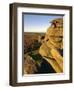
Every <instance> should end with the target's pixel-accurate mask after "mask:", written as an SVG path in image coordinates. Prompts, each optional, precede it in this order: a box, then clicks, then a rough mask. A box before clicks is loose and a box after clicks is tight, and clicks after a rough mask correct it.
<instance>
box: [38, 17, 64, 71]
mask: <svg viewBox="0 0 74 90" xmlns="http://www.w3.org/2000/svg"><path fill="white" fill-rule="evenodd" d="M51 23H52V24H51V26H50V27H49V28H48V30H47V32H46V35H45V38H44V39H43V41H44V42H43V43H42V45H41V47H40V49H39V53H40V54H41V55H42V56H43V57H44V58H45V59H46V60H47V61H48V63H49V64H51V66H52V67H53V68H54V70H55V71H56V72H63V57H62V56H61V54H60V53H59V52H58V49H60V50H61V49H63V18H58V19H55V20H53V21H52V22H51ZM50 56H51V57H50ZM47 57H48V58H47ZM52 59H53V60H52Z"/></svg>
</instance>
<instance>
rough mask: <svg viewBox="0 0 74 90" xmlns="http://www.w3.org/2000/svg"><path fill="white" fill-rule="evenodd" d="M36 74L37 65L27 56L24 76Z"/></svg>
mask: <svg viewBox="0 0 74 90" xmlns="http://www.w3.org/2000/svg"><path fill="white" fill-rule="evenodd" d="M35 72H37V64H36V62H35V61H34V60H33V59H32V57H30V56H29V55H27V56H26V57H25V61H24V74H33V73H35Z"/></svg>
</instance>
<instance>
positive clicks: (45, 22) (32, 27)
mask: <svg viewBox="0 0 74 90" xmlns="http://www.w3.org/2000/svg"><path fill="white" fill-rule="evenodd" d="M62 17H63V16H62V15H39V14H37V15H36V14H24V32H46V30H47V28H48V27H49V26H50V25H51V23H50V22H51V21H52V20H53V19H56V18H62Z"/></svg>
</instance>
